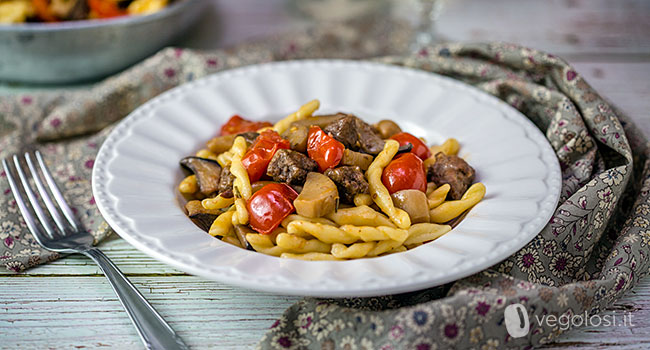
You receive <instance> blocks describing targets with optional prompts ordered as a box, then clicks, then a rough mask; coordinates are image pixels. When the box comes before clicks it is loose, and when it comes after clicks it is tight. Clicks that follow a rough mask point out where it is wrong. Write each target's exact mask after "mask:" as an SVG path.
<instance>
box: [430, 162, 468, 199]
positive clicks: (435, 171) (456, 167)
mask: <svg viewBox="0 0 650 350" xmlns="http://www.w3.org/2000/svg"><path fill="white" fill-rule="evenodd" d="M435 160H436V161H435V163H433V164H431V165H429V167H428V169H427V177H428V178H429V180H430V181H432V182H434V183H435V184H436V185H438V186H441V185H444V184H449V185H450V186H451V190H450V191H449V197H450V198H451V199H453V200H458V199H460V198H461V197H462V196H463V193H465V191H467V189H468V188H469V186H470V185H471V184H472V182H474V177H475V175H476V174H475V172H474V168H472V167H471V166H469V164H467V162H466V161H465V160H463V159H462V158H460V157H458V156H453V155H452V156H448V155H445V154H444V153H442V152H439V153H437V154H436V156H435Z"/></svg>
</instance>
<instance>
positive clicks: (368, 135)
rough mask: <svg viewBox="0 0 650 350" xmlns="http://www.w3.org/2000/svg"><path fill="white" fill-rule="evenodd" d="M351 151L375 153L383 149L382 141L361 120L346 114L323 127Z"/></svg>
mask: <svg viewBox="0 0 650 350" xmlns="http://www.w3.org/2000/svg"><path fill="white" fill-rule="evenodd" d="M323 130H324V131H325V132H326V133H328V134H330V135H332V137H333V138H335V139H336V140H337V141H339V142H341V143H342V144H343V145H345V147H347V148H349V149H351V150H353V151H361V152H363V153H368V154H372V155H377V154H379V152H381V150H383V149H384V141H383V140H382V139H381V137H379V135H377V134H376V133H375V131H374V130H373V129H372V127H371V126H370V125H368V124H367V123H366V122H364V121H363V120H361V119H359V118H357V117H355V116H353V115H347V116H346V117H344V118H341V119H339V120H337V121H335V122H333V123H331V124H330V125H328V126H327V127H325V128H324V129H323Z"/></svg>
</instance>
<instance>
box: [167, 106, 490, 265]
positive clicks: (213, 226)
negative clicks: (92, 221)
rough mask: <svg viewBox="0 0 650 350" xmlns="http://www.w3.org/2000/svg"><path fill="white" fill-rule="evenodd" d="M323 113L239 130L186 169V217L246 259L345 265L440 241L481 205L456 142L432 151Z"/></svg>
mask: <svg viewBox="0 0 650 350" xmlns="http://www.w3.org/2000/svg"><path fill="white" fill-rule="evenodd" d="M319 106H320V103H319V101H318V100H313V101H310V102H308V103H306V104H305V105H303V106H301V107H300V108H299V109H298V110H297V111H296V112H295V113H292V114H290V115H289V116H287V117H286V118H284V119H282V120H280V121H278V122H277V123H275V124H271V123H269V122H257V121H250V120H246V119H244V118H242V117H240V116H237V115H235V116H233V117H232V118H230V120H228V122H227V123H226V124H224V125H223V126H222V127H221V130H220V133H219V135H218V136H216V137H215V138H213V139H211V140H210V141H208V143H207V147H206V148H204V149H201V150H199V151H198V152H197V153H196V155H195V156H190V157H186V158H183V159H182V160H181V162H180V163H181V165H182V166H183V168H184V169H186V170H187V171H188V173H189V174H188V175H187V177H185V178H184V179H183V180H182V181H181V182H180V184H179V186H178V190H179V192H180V193H181V194H182V195H183V196H184V197H185V198H186V199H187V200H188V202H187V204H186V212H187V215H188V216H189V217H190V218H191V219H192V220H193V221H194V222H195V223H196V224H197V225H198V226H199V227H201V228H202V229H204V230H205V231H206V232H208V233H209V234H210V235H212V236H214V237H216V238H218V239H221V240H223V241H224V242H226V243H229V244H233V245H236V246H239V247H241V248H245V249H251V250H255V251H257V252H260V253H264V254H268V255H273V256H278V257H282V258H294V259H303V260H347V259H358V258H366V257H375V256H381V255H386V254H393V253H398V252H403V251H406V250H408V249H413V248H415V247H417V246H419V245H421V244H424V243H427V242H430V241H433V240H435V239H437V238H439V237H440V236H442V235H444V234H446V233H447V232H449V231H450V230H451V229H452V225H453V224H455V223H456V222H457V221H458V220H459V219H461V218H462V216H463V215H464V213H466V212H467V211H468V210H469V209H471V208H472V207H473V206H474V205H476V204H477V203H478V202H480V201H481V199H482V198H483V197H484V195H485V191H486V188H485V186H484V185H483V184H482V183H474V178H475V171H474V169H473V168H472V167H471V166H469V164H467V162H465V161H464V160H463V159H462V158H459V157H458V156H457V154H458V152H459V149H460V147H461V145H460V143H459V142H458V141H457V140H455V139H453V138H450V139H448V140H447V141H445V142H444V143H442V144H441V145H433V146H431V147H428V146H427V145H426V142H425V140H424V139H421V138H417V137H415V136H414V135H411V134H409V133H407V132H403V131H402V130H401V129H400V128H399V126H398V125H397V124H396V123H395V122H393V121H390V120H383V121H380V122H379V123H377V124H374V125H370V124H367V123H365V122H364V121H363V120H361V119H360V118H358V117H356V116H354V115H350V114H345V113H337V114H331V115H317V116H314V113H315V112H316V110H317V109H318V108H319Z"/></svg>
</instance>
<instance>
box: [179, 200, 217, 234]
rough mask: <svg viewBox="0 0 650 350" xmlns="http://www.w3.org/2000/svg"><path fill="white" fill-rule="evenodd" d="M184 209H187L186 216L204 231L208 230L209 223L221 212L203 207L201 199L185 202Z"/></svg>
mask: <svg viewBox="0 0 650 350" xmlns="http://www.w3.org/2000/svg"><path fill="white" fill-rule="evenodd" d="M185 210H187V216H189V217H190V219H192V221H193V222H194V223H195V224H196V225H197V226H198V227H200V228H201V230H203V231H205V232H208V231H210V225H212V222H213V221H214V219H216V218H217V216H219V214H221V210H218V209H205V208H203V206H202V205H201V201H197V200H194V201H189V202H187V204H185Z"/></svg>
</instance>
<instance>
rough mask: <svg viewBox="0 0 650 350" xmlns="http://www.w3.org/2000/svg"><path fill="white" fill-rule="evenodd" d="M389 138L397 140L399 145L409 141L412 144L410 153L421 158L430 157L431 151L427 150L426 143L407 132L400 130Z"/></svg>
mask: <svg viewBox="0 0 650 350" xmlns="http://www.w3.org/2000/svg"><path fill="white" fill-rule="evenodd" d="M390 138H391V139H393V140H395V141H397V142H399V145H400V146H404V145H406V144H409V143H410V144H412V145H413V148H412V149H411V153H413V154H415V155H416V156H418V157H420V159H422V160H426V159H427V158H429V157H431V151H430V150H429V147H427V145H426V144H425V143H424V142H422V140H420V139H419V138H417V137H415V136H413V135H411V134H409V133H408V132H400V133H399V134H395V135H393V136H391V137H390Z"/></svg>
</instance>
